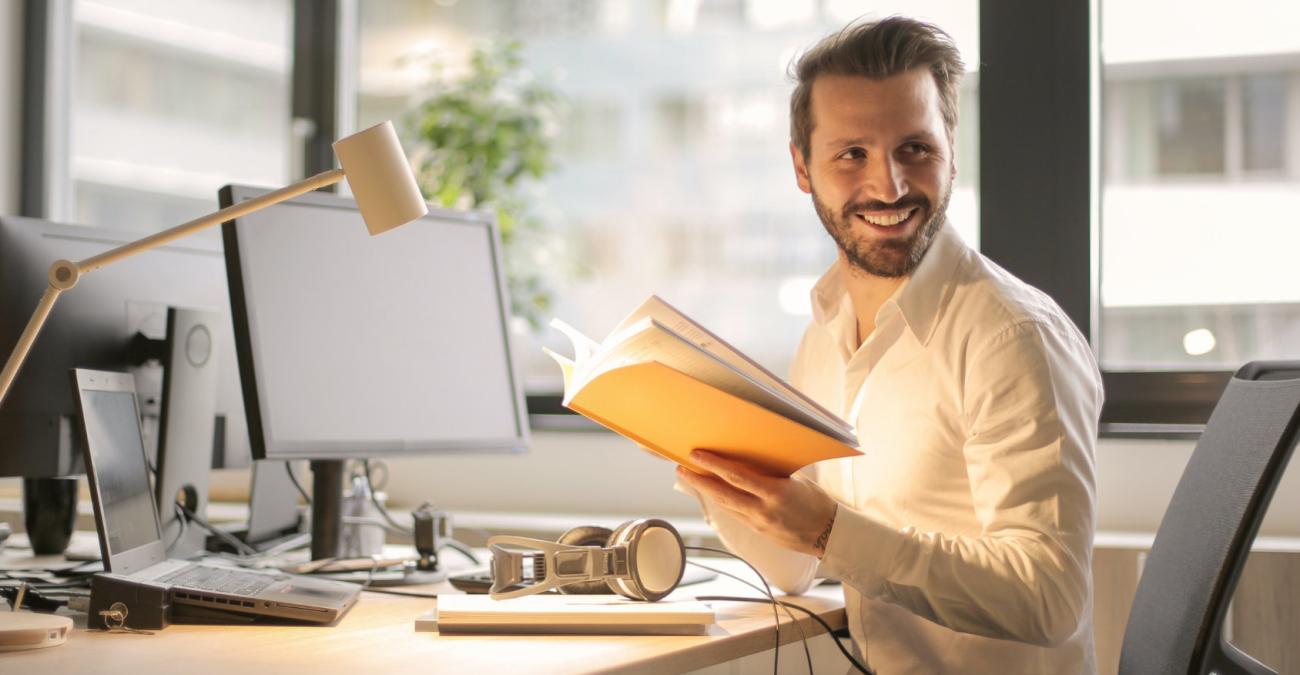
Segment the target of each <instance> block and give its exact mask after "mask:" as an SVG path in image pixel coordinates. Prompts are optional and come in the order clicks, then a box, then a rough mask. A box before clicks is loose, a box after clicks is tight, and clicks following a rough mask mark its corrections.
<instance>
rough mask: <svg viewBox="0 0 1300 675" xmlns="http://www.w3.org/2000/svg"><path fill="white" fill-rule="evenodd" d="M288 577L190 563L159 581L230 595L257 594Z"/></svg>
mask: <svg viewBox="0 0 1300 675" xmlns="http://www.w3.org/2000/svg"><path fill="white" fill-rule="evenodd" d="M286 578H287V577H284V576H280V575H271V574H259V573H256V572H245V571H242V570H236V569H230V568H226V567H215V566H209V565H188V566H186V567H184V568H181V569H179V570H176V571H175V572H172V573H171V574H168V575H166V576H164V577H162V578H161V579H159V580H158V581H160V582H162V583H165V584H170V585H172V586H179V587H181V588H190V589H194V590H199V591H211V592H213V593H226V594H229V595H256V594H258V593H260V592H262V591H263V590H266V588H267V587H269V586H271V585H272V584H275V583H279V582H280V581H283V580H284V579H286Z"/></svg>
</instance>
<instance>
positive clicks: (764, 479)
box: [691, 450, 777, 499]
mask: <svg viewBox="0 0 1300 675" xmlns="http://www.w3.org/2000/svg"><path fill="white" fill-rule="evenodd" d="M691 461H693V462H695V463H696V464H698V465H699V466H700V468H702V469H704V470H706V471H708V472H710V473H712V474H713V475H714V476H717V477H718V478H720V479H722V480H724V481H726V482H727V483H729V484H730V485H731V486H732V487H735V488H737V489H739V490H744V491H745V492H748V493H750V494H752V495H756V496H758V497H761V498H763V499H771V498H772V497H774V496H775V495H776V492H777V488H776V485H775V481H776V480H777V479H774V478H772V477H771V476H766V475H764V474H761V473H758V472H757V471H755V470H754V469H753V468H751V467H750V466H749V465H748V464H746V463H744V462H741V461H737V460H734V459H730V458H728V457H724V456H722V455H719V454H717V453H715V452H709V451H708V450H692V451H691Z"/></svg>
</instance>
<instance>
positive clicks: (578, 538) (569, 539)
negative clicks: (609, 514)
mask: <svg viewBox="0 0 1300 675" xmlns="http://www.w3.org/2000/svg"><path fill="white" fill-rule="evenodd" d="M612 536H614V531H613V530H611V529H609V528H608V527H597V526H595V525H580V526H578V527H575V528H573V529H571V530H569V531H567V532H565V533H564V534H562V535H560V538H559V539H557V540H556V543H559V544H567V545H569V546H605V542H607V541H609V540H610V538H611V537H612ZM559 591H560V592H561V593H563V594H565V595H605V594H608V593H611V592H613V589H611V588H610V587H609V584H607V583H605V582H604V581H579V582H577V583H572V584H566V585H564V586H560V588H559Z"/></svg>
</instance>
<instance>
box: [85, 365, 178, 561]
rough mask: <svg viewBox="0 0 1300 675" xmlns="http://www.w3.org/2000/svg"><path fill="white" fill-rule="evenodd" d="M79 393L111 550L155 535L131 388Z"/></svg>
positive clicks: (131, 546)
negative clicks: (129, 389)
mask: <svg viewBox="0 0 1300 675" xmlns="http://www.w3.org/2000/svg"><path fill="white" fill-rule="evenodd" d="M81 396H82V406H83V407H82V414H83V419H84V421H85V430H86V441H87V446H88V449H89V451H90V454H91V462H92V464H93V471H94V474H95V482H96V485H97V486H98V489H99V501H100V505H101V507H102V508H103V511H102V514H101V517H102V519H103V532H104V536H105V542H106V543H107V545H108V554H109V556H110V557H112V556H117V555H119V554H121V553H123V552H126V551H130V550H133V549H137V548H140V547H141V546H144V545H146V544H149V543H151V542H155V541H158V540H159V539H161V534H160V533H159V528H158V518H157V516H156V515H155V514H156V512H155V511H154V506H153V491H152V490H151V489H150V488H149V476H148V473H147V469H146V467H145V454H144V443H143V441H142V440H141V436H140V418H139V416H138V415H137V413H136V405H135V394H134V393H133V392H129V391H93V390H86V391H83V392H82V393H81Z"/></svg>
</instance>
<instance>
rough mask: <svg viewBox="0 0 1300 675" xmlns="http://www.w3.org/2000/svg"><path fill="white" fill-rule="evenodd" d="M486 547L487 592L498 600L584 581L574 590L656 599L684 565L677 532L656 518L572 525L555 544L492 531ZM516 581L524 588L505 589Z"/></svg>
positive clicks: (672, 585)
mask: <svg viewBox="0 0 1300 675" xmlns="http://www.w3.org/2000/svg"><path fill="white" fill-rule="evenodd" d="M488 549H489V550H490V551H491V552H492V589H491V592H490V594H491V596H492V598H493V599H496V600H503V599H506V598H514V597H519V596H521V595H531V594H533V593H541V592H543V591H547V590H550V589H553V588H554V589H558V590H559V591H560V592H561V593H564V592H574V591H573V590H569V589H574V588H576V587H575V586H572V585H573V584H582V583H583V582H587V583H586V584H585V588H584V589H583V590H582V591H578V592H602V591H605V590H606V589H607V590H608V591H612V592H614V593H618V594H619V595H622V596H625V597H628V598H632V599H634V600H648V601H654V600H659V599H660V598H663V597H664V596H666V595H668V594H669V593H671V592H672V591H673V589H674V588H676V587H677V583H678V582H679V581H681V579H682V571H683V570H684V569H685V568H686V551H685V549H684V548H683V544H682V537H681V535H680V534H678V533H677V529H676V528H674V527H673V526H672V525H670V524H669V523H668V522H666V521H663V520H659V519H657V518H642V519H639V520H629V521H628V522H626V523H623V524H622V525H619V526H618V528H617V529H615V530H613V531H611V530H608V529H606V528H596V527H580V528H575V529H573V530H569V531H568V532H566V533H565V534H564V535H563V536H562V537H560V541H559V542H558V543H557V542H551V541H545V540H543V539H530V538H528V537H514V536H504V535H503V536H496V537H491V538H489V539H488ZM511 549H515V550H511ZM519 549H522V550H519ZM528 551H532V552H528ZM592 582H594V583H592ZM517 584H523V585H524V587H523V588H516V589H515V590H506V589H508V588H510V587H512V586H515V585H517ZM593 587H594V588H593Z"/></svg>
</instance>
